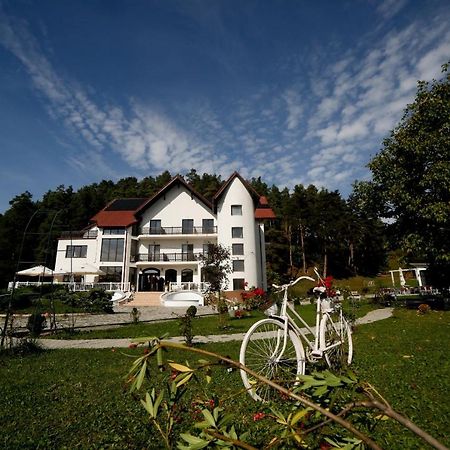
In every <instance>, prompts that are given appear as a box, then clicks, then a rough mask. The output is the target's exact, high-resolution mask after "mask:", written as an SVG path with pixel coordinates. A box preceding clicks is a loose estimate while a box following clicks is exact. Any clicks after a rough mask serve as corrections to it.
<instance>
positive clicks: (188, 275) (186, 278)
mask: <svg viewBox="0 0 450 450" xmlns="http://www.w3.org/2000/svg"><path fill="white" fill-rule="evenodd" d="M192 281H194V272H193V271H192V270H191V269H183V270H182V271H181V282H182V283H189V282H192Z"/></svg>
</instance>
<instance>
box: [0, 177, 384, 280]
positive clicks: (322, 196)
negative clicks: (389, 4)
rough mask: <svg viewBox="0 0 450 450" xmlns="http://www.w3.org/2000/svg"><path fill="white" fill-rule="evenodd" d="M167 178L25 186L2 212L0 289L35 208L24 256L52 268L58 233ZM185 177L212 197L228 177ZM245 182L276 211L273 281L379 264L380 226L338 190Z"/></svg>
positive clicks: (369, 269) (270, 245) (270, 240)
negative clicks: (314, 269)
mask: <svg viewBox="0 0 450 450" xmlns="http://www.w3.org/2000/svg"><path fill="white" fill-rule="evenodd" d="M171 178H172V174H170V173H169V172H168V171H165V172H163V173H162V174H160V175H158V176H156V177H145V178H143V179H142V180H137V179H136V178H135V177H127V178H123V179H121V180H119V181H117V182H113V181H106V180H103V181H101V182H100V183H93V184H90V185H87V186H83V187H82V188H80V189H78V190H77V191H76V190H74V189H73V188H72V187H71V186H69V187H65V186H63V185H62V186H58V187H57V188H56V189H54V190H50V191H48V192H47V193H46V194H45V195H44V196H43V197H42V199H39V200H34V199H33V196H32V194H31V193H30V192H28V191H26V192H24V193H23V194H21V195H18V196H16V197H14V198H13V199H12V200H11V201H10V202H9V204H10V207H9V209H8V210H7V211H6V212H5V213H4V214H3V215H0V283H1V284H0V286H2V287H4V286H5V285H6V283H7V282H8V281H10V280H12V278H13V276H14V272H15V270H16V266H17V259H18V258H19V252H20V247H21V244H22V238H23V231H24V230H25V228H26V226H27V223H28V221H29V219H30V217H31V216H32V215H33V214H34V213H36V212H37V213H36V214H35V216H34V218H33V220H32V222H31V223H30V226H29V232H28V233H27V235H26V236H25V241H24V242H23V244H24V245H23V250H22V256H21V260H22V261H24V262H28V263H43V264H47V265H49V266H50V267H53V264H54V260H55V250H56V238H57V237H58V236H59V235H60V234H61V233H62V232H64V231H78V230H81V229H83V228H84V227H85V226H86V225H87V224H88V221H89V219H90V218H91V217H93V216H94V215H95V214H96V213H97V212H98V211H99V210H100V209H102V208H103V207H104V206H105V205H106V204H107V203H108V202H110V201H111V200H113V199H115V198H130V197H151V196H153V195H154V194H155V193H156V192H158V191H159V190H160V189H161V188H162V187H163V186H164V185H166V184H167V183H168V182H169V181H170V180H171ZM184 178H185V180H186V181H187V182H188V183H189V184H190V185H191V186H192V187H193V188H194V189H195V190H196V191H198V192H199V193H200V194H202V195H203V196H204V197H205V198H207V199H209V200H211V199H212V197H213V196H214V194H215V193H216V192H217V191H218V190H219V188H220V187H221V186H222V185H223V183H224V182H225V180H223V179H222V178H221V176H220V175H216V174H207V173H203V174H202V175H199V174H198V173H197V172H196V170H195V169H192V170H191V171H190V172H189V173H187V174H185V175H184ZM249 183H250V184H251V186H252V187H253V188H254V189H255V190H256V191H257V192H258V193H259V194H260V195H264V196H266V197H267V199H268V201H269V204H270V205H271V207H272V208H273V210H274V212H275V214H276V216H277V219H275V220H272V221H270V222H269V223H267V224H266V232H267V263H268V271H269V277H270V278H271V280H274V281H275V280H277V278H276V277H279V276H281V277H289V276H295V275H296V274H297V273H299V272H300V271H306V269H307V267H309V266H311V265H319V266H320V267H321V268H322V270H323V271H324V272H328V273H332V274H333V275H335V276H344V275H354V274H357V273H358V274H364V275H371V274H375V273H377V271H379V270H380V269H381V268H382V266H383V264H384V262H385V239H384V227H383V224H382V223H381V222H380V221H379V220H378V219H376V218H375V219H370V218H366V217H365V216H364V214H362V213H361V211H358V209H357V205H356V203H355V202H352V200H351V198H350V199H349V200H345V199H343V198H342V196H341V195H340V194H339V192H338V191H328V190H326V189H318V188H316V187H314V186H308V187H304V186H302V185H297V186H295V187H294V189H293V190H291V191H290V190H289V189H287V188H283V189H280V188H279V187H278V186H275V185H272V186H269V185H268V184H266V183H265V182H264V181H263V180H262V179H261V178H257V179H255V178H253V179H251V180H249ZM56 213H57V214H56ZM55 214H56V216H55ZM50 230H51V234H50V245H49V242H48V240H49V233H50ZM27 265H30V264H27ZM22 268H23V267H22Z"/></svg>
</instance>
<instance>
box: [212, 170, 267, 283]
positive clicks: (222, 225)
mask: <svg viewBox="0 0 450 450" xmlns="http://www.w3.org/2000/svg"><path fill="white" fill-rule="evenodd" d="M233 205H241V206H242V215H232V214H231V207H232V206H233ZM233 227H242V228H243V237H242V239H240V238H232V234H231V232H232V231H231V229H232V228H233ZM217 233H218V234H217V242H218V244H221V245H223V246H224V247H226V248H229V249H230V251H231V249H232V244H244V255H240V256H233V255H232V256H231V259H232V260H242V259H243V260H244V272H232V273H231V274H230V275H229V277H228V286H227V288H226V289H227V290H233V279H244V280H245V281H246V282H247V283H248V285H249V286H261V280H260V279H259V278H258V268H257V263H256V258H257V249H256V227H255V206H254V203H253V199H252V197H251V195H250V193H249V192H248V190H247V188H246V187H245V186H244V184H243V183H242V182H241V181H240V180H239V178H237V177H236V178H234V180H233V181H232V182H231V184H230V185H229V186H228V188H227V189H226V191H225V192H224V193H223V195H222V197H221V198H220V202H219V204H218V205H217Z"/></svg>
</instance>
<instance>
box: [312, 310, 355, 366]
mask: <svg viewBox="0 0 450 450" xmlns="http://www.w3.org/2000/svg"><path fill="white" fill-rule="evenodd" d="M320 343H321V347H322V348H323V350H324V358H325V361H326V362H327V364H328V366H329V367H330V369H340V368H342V367H346V366H348V365H349V364H351V362H352V358H353V341H352V332H351V330H350V326H349V324H348V323H347V321H346V320H345V318H344V317H343V316H342V315H341V314H340V315H339V316H337V317H336V318H334V317H332V316H331V315H329V314H325V315H324V316H323V318H322V321H321V322H320Z"/></svg>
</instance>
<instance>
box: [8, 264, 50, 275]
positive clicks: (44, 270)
mask: <svg viewBox="0 0 450 450" xmlns="http://www.w3.org/2000/svg"><path fill="white" fill-rule="evenodd" d="M16 274H17V275H25V276H27V277H51V276H53V270H52V269H49V268H48V267H45V266H42V265H39V266H34V267H30V268H29V269H24V270H19V271H18V272H16Z"/></svg>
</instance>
